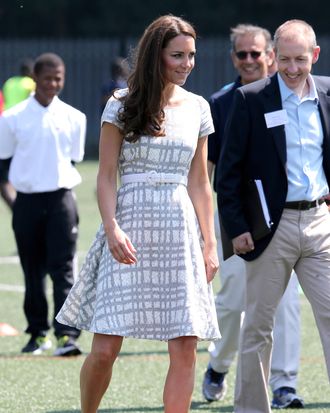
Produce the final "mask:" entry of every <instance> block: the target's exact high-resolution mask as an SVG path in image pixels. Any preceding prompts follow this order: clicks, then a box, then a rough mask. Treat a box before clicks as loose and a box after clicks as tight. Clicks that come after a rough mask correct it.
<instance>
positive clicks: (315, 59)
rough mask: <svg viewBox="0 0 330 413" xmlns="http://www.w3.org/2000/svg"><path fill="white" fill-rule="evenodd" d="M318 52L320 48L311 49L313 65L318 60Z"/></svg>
mask: <svg viewBox="0 0 330 413" xmlns="http://www.w3.org/2000/svg"><path fill="white" fill-rule="evenodd" d="M320 51H321V48H320V46H315V47H313V60H312V62H313V64H314V63H316V62H317V61H318V60H319V56H320Z"/></svg>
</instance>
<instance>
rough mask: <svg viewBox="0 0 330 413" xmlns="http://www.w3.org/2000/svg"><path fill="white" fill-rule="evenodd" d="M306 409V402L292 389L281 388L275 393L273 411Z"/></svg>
mask: <svg viewBox="0 0 330 413" xmlns="http://www.w3.org/2000/svg"><path fill="white" fill-rule="evenodd" d="M304 407H305V405H304V400H303V399H302V398H301V397H300V396H298V395H297V394H296V390H295V389H294V388H292V387H280V388H279V389H277V390H275V391H274V393H273V401H272V408H273V409H303V408H304Z"/></svg>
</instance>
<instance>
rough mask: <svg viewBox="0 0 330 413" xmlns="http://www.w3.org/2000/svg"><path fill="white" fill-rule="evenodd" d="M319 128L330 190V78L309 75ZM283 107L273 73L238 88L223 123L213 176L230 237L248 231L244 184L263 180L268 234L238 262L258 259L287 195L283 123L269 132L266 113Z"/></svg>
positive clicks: (221, 211)
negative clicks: (315, 92)
mask: <svg viewBox="0 0 330 413" xmlns="http://www.w3.org/2000/svg"><path fill="white" fill-rule="evenodd" d="M313 79H314V81H315V85H316V89H317V93H318V96H319V111H320V117H321V123H322V128H323V134H324V140H323V168H324V172H325V176H326V179H327V181H328V184H329V187H330V77H325V76H313ZM281 109H282V101H281V95H280V89H279V85H278V79H277V75H274V76H272V77H271V78H266V79H262V80H258V81H257V82H253V83H250V84H248V85H246V86H243V87H241V88H238V89H237V90H236V91H235V96H234V100H233V104H232V108H231V112H230V115H229V118H228V122H227V124H226V129H225V134H224V141H223V150H222V151H221V155H220V163H219V167H218V175H217V183H216V186H217V197H218V207H219V213H220V216H221V219H222V223H223V226H224V228H225V230H226V232H227V234H228V236H229V238H230V239H233V238H235V237H237V236H238V235H240V234H243V233H244V232H248V231H250V228H249V225H248V222H247V221H246V218H245V212H244V206H243V193H244V188H245V185H246V182H247V181H248V180H250V179H261V181H262V184H263V187H264V191H265V196H266V201H267V204H268V207H269V211H270V216H271V218H272V221H273V226H272V231H271V233H270V234H269V235H267V236H266V237H264V238H262V239H260V240H258V241H255V249H254V250H253V251H251V252H249V253H247V254H244V255H242V258H244V259H246V260H247V261H250V260H253V259H255V258H257V257H258V256H259V255H260V254H261V253H262V251H263V250H264V249H265V248H266V247H267V245H268V244H269V242H270V240H271V238H272V236H273V235H274V232H275V231H276V229H277V226H278V223H279V221H280V219H281V215H282V212H283V209H284V203H285V201H286V196H287V191H288V180H287V170H286V162H287V158H286V137H285V129H284V125H280V126H276V127H272V128H267V125H266V121H265V117H264V115H265V113H269V112H274V111H277V110H281Z"/></svg>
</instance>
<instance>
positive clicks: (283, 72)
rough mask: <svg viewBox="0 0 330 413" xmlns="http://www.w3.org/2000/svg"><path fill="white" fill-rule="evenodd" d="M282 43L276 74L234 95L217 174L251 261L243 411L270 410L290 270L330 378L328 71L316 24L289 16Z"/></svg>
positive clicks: (232, 231)
mask: <svg viewBox="0 0 330 413" xmlns="http://www.w3.org/2000/svg"><path fill="white" fill-rule="evenodd" d="M274 49H275V56H276V61H277V65H278V75H277V76H273V77H272V78H270V79H263V80H260V81H258V82H254V83H252V84H250V85H246V86H243V87H242V88H239V89H237V91H236V93H235V97H234V102H233V110H232V112H231V115H230V116H229V119H228V123H227V127H226V132H225V136H224V147H223V151H222V153H221V157H220V164H219V173H218V182H217V196H218V203H219V204H220V205H221V208H220V210H219V211H220V214H221V218H222V222H223V225H224V227H225V230H226V232H227V233H228V236H229V237H230V238H231V239H232V242H233V249H234V252H235V253H236V254H239V255H240V256H241V257H242V258H244V260H245V261H246V276H247V287H246V301H247V305H246V313H245V319H244V325H243V331H242V335H241V345H240V351H239V359H238V367H237V378H236V385H235V406H234V411H235V413H270V412H271V410H270V403H269V397H268V388H267V382H268V377H269V366H270V358H271V351H272V329H273V323H274V314H275V311H276V308H277V306H278V303H279V301H280V299H281V297H282V295H283V293H284V291H285V289H286V286H287V284H288V282H289V279H290V277H291V272H292V269H294V270H295V272H296V274H297V276H298V279H299V283H300V285H301V286H302V289H303V290H304V293H305V295H306V297H307V299H308V300H309V301H310V303H311V305H312V308H313V313H314V316H315V319H316V324H317V327H318V330H319V333H320V337H321V341H322V346H323V351H324V356H325V362H326V366H327V371H328V376H329V378H330V335H329V331H330V268H329V262H330V215H329V212H328V209H327V206H326V203H325V202H324V200H325V197H326V196H327V195H328V192H329V184H330V121H329V119H330V77H324V76H312V75H311V70H312V66H313V64H315V63H316V62H317V60H318V58H319V54H320V47H319V46H318V45H317V43H316V38H315V33H314V30H313V28H312V27H311V26H310V25H309V24H308V23H306V22H304V21H301V20H289V21H287V22H285V23H284V24H282V25H281V26H280V27H279V28H278V29H277V30H276V32H275V36H274ZM251 179H252V180H253V179H260V180H261V181H262V184H263V188H264V192H265V197H266V201H267V204H268V208H269V211H270V216H271V218H272V221H273V225H272V228H271V232H270V233H269V234H268V235H265V236H264V237H263V238H261V239H258V240H255V239H253V238H252V236H251V232H253V231H252V230H253V228H251V222H249V221H248V219H247V215H246V209H245V208H246V207H245V198H244V196H246V194H247V193H246V191H245V189H246V187H247V184H248V182H249V180H251ZM220 328H221V326H220Z"/></svg>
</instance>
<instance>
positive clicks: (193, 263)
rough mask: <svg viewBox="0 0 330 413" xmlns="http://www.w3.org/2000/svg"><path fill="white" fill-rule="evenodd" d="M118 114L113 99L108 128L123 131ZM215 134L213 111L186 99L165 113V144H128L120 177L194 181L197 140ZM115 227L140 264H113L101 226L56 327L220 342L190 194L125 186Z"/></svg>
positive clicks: (174, 186) (163, 186) (171, 186)
mask: <svg viewBox="0 0 330 413" xmlns="http://www.w3.org/2000/svg"><path fill="white" fill-rule="evenodd" d="M125 93H127V91H126V90H124V89H123V90H121V91H120V92H119V94H120V95H123V94H125ZM120 107H121V102H120V101H119V100H118V99H116V98H115V97H111V98H110V100H109V101H108V103H107V105H106V108H105V110H104V112H103V115H102V123H103V122H109V123H113V124H115V125H116V126H118V127H119V128H120V127H121V124H120V122H119V121H118V119H117V114H118V110H119V109H120ZM212 131H213V124H212V119H211V116H210V110H209V105H208V103H207V102H206V100H205V99H203V98H202V97H200V96H197V95H195V94H193V93H189V92H187V98H186V99H185V101H184V103H183V104H182V105H181V106H177V107H170V108H165V133H166V136H164V137H158V138H156V137H152V136H142V137H141V138H140V139H139V140H138V141H137V142H134V143H130V142H127V141H125V140H124V141H123V144H122V147H121V151H120V155H119V165H118V166H119V173H120V176H122V175H130V174H139V173H146V172H150V171H156V172H157V173H158V172H160V173H170V174H178V175H180V176H183V177H188V172H189V167H190V164H191V161H192V159H193V157H194V153H195V150H196V146H197V141H198V139H199V138H200V137H203V136H206V135H208V134H209V133H211V132H212ZM116 220H117V221H118V224H119V226H120V227H121V229H122V230H123V231H125V233H126V234H127V235H128V236H129V238H130V240H131V241H132V243H133V245H134V247H135V249H136V250H137V263H136V264H134V265H125V264H121V263H119V262H117V261H116V260H115V259H114V258H113V257H112V255H111V253H110V251H109V248H108V245H107V242H106V236H105V233H104V229H103V226H102V225H101V227H100V229H99V231H98V233H97V235H96V238H95V240H94V242H93V244H92V246H91V248H90V250H89V252H88V254H87V256H86V259H85V262H84V264H83V266H82V269H81V271H80V274H79V277H78V279H77V281H76V283H75V284H74V286H73V287H72V289H71V291H70V293H69V295H68V297H67V299H66V301H65V303H64V305H63V307H62V309H61V310H60V312H59V314H58V315H57V317H56V319H57V321H59V322H60V323H63V324H67V325H70V326H72V327H76V328H78V329H83V330H88V331H90V332H94V333H100V334H114V335H119V336H123V337H135V338H142V339H156V340H170V339H173V338H176V337H180V336H197V337H198V338H199V339H200V340H216V339H218V338H220V333H219V328H218V322H217V317H216V311H215V304H214V296H213V291H212V285H211V283H209V284H208V283H207V281H206V274H205V266H204V260H203V255H202V246H203V245H202V243H203V241H202V239H201V233H200V228H199V223H198V219H197V216H196V213H195V210H194V207H193V204H192V202H191V200H190V197H189V195H188V192H187V187H186V186H185V185H184V184H181V183H166V182H165V183H164V182H162V183H155V182H134V183H126V184H125V185H121V186H120V187H119V189H118V193H117V209H116Z"/></svg>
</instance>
